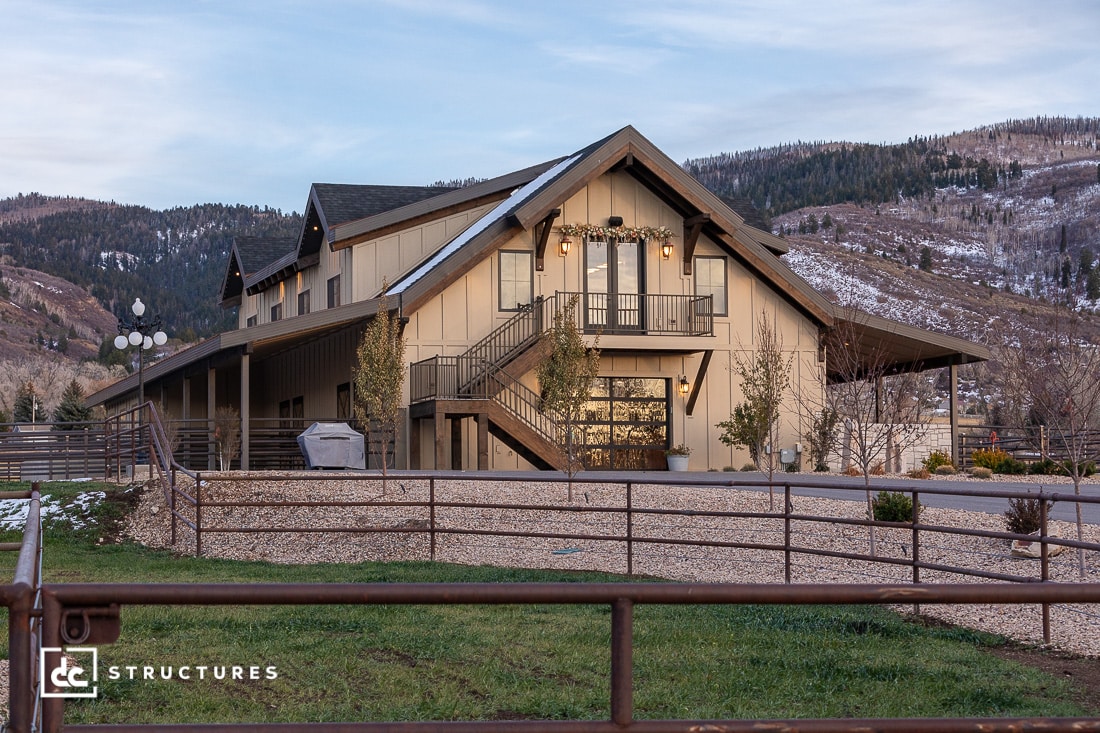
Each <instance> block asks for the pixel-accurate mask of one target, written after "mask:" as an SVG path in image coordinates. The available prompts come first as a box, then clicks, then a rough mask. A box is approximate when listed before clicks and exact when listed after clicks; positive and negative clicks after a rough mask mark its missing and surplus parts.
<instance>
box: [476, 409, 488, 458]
mask: <svg viewBox="0 0 1100 733" xmlns="http://www.w3.org/2000/svg"><path fill="white" fill-rule="evenodd" d="M474 419H475V420H476V421H477V470H479V471H488V470H489V413H487V412H479V413H478V414H477V417H475V418H474Z"/></svg>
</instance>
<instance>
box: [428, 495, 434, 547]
mask: <svg viewBox="0 0 1100 733" xmlns="http://www.w3.org/2000/svg"><path fill="white" fill-rule="evenodd" d="M428 537H429V541H430V549H429V553H430V559H431V560H432V561H433V562H434V561H435V477H434V476H433V477H432V478H430V479H428Z"/></svg>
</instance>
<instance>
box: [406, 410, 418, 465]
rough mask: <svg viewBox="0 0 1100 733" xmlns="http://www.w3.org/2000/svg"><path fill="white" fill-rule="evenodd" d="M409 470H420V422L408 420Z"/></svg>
mask: <svg viewBox="0 0 1100 733" xmlns="http://www.w3.org/2000/svg"><path fill="white" fill-rule="evenodd" d="M409 468H411V469H414V470H415V469H418V468H420V421H419V420H415V419H410V420H409Z"/></svg>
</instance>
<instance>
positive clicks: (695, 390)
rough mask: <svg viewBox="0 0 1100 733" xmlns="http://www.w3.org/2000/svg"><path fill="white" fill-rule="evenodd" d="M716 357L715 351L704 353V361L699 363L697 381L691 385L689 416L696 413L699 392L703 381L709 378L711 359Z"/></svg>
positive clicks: (696, 374) (688, 406) (710, 350)
mask: <svg viewBox="0 0 1100 733" xmlns="http://www.w3.org/2000/svg"><path fill="white" fill-rule="evenodd" d="M712 356H714V350H713V349H709V350H707V351H704V352H703V360H702V361H701V362H699V370H698V371H697V372H695V381H694V382H692V384H691V396H690V397H688V402H687V414H688V415H691V414H692V413H693V412H695V402H696V401H697V400H698V399H699V390H700V389H702V388H703V380H704V379H706V377H707V369H709V368H710V358H711V357H712Z"/></svg>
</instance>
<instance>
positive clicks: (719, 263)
mask: <svg viewBox="0 0 1100 733" xmlns="http://www.w3.org/2000/svg"><path fill="white" fill-rule="evenodd" d="M692 272H694V273H695V294H696V295H712V296H714V315H716V316H725V315H729V312H728V306H727V304H726V301H727V299H728V295H729V293H728V292H727V288H726V258H725V257H696V258H695V262H694V264H693V265H692Z"/></svg>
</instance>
